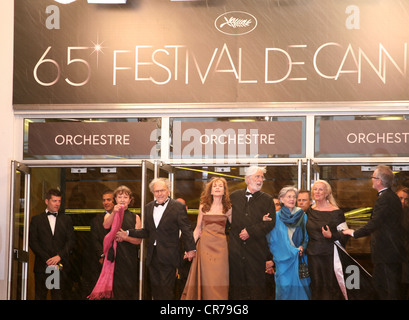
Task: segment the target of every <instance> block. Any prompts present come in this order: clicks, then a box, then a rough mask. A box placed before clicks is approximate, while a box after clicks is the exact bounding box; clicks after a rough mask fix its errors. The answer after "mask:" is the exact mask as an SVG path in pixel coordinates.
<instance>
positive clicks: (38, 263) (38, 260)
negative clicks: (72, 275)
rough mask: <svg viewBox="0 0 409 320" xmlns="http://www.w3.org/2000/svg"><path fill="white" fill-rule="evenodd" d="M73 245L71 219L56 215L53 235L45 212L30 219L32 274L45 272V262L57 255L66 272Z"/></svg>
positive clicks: (63, 215) (73, 234)
mask: <svg viewBox="0 0 409 320" xmlns="http://www.w3.org/2000/svg"><path fill="white" fill-rule="evenodd" d="M74 244H75V233H74V227H73V225H72V221H71V218H70V217H69V216H67V215H65V214H64V213H58V215H57V218H56V222H55V229H54V235H53V234H52V231H51V227H50V223H49V221H48V217H47V213H46V212H45V211H44V212H43V213H40V214H39V215H37V216H35V217H33V218H32V219H31V223H30V229H29V246H30V248H31V250H33V252H34V254H35V262H34V272H36V273H41V272H45V270H46V268H47V264H46V261H47V260H48V259H49V258H51V257H53V256H55V255H57V254H58V255H59V256H60V257H61V261H60V263H61V264H62V265H63V270H64V271H68V270H69V268H70V254H71V252H72V249H73V248H74Z"/></svg>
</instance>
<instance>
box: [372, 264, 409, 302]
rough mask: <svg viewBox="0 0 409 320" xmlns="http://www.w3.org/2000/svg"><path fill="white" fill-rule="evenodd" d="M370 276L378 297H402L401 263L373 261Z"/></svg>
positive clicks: (393, 298)
mask: <svg viewBox="0 0 409 320" xmlns="http://www.w3.org/2000/svg"><path fill="white" fill-rule="evenodd" d="M372 276H373V281H374V285H375V289H376V292H377V294H378V299H380V300H398V299H401V298H402V295H401V292H402V291H401V278H402V264H401V263H375V264H374V268H373V275H372Z"/></svg>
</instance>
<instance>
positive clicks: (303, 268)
mask: <svg viewBox="0 0 409 320" xmlns="http://www.w3.org/2000/svg"><path fill="white" fill-rule="evenodd" d="M298 275H299V277H300V279H305V278H308V277H309V276H310V272H309V271H308V265H307V263H306V262H305V259H304V255H303V254H302V255H301V256H298Z"/></svg>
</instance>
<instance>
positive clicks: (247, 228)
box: [229, 167, 276, 300]
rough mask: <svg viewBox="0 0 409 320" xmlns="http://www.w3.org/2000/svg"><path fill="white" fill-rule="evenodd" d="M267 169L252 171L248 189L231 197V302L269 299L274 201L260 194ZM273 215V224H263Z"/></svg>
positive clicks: (250, 170) (247, 178)
mask: <svg viewBox="0 0 409 320" xmlns="http://www.w3.org/2000/svg"><path fill="white" fill-rule="evenodd" d="M265 172H266V169H265V168H264V167H250V168H248V170H247V172H246V176H245V181H246V184H247V187H246V188H244V189H241V190H236V191H234V192H233V193H232V194H231V195H230V200H231V202H232V207H233V211H232V222H231V230H230V234H229V266H230V297H229V298H230V299H233V300H243V299H246V300H248V299H254V300H263V299H265V298H266V280H265V268H266V261H267V260H268V259H271V258H268V257H269V250H268V246H267V240H266V234H267V233H268V232H270V230H271V229H272V228H273V227H274V225H275V216H276V215H275V206H274V201H273V197H272V196H270V195H269V194H267V193H264V192H262V191H260V190H261V188H262V186H263V181H264V173H265ZM266 214H270V218H271V221H263V216H264V215H266Z"/></svg>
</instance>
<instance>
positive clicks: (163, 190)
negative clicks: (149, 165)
mask: <svg viewBox="0 0 409 320" xmlns="http://www.w3.org/2000/svg"><path fill="white" fill-rule="evenodd" d="M166 191H168V190H166V189H162V190H153V193H156V194H158V193H165V192H166Z"/></svg>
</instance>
